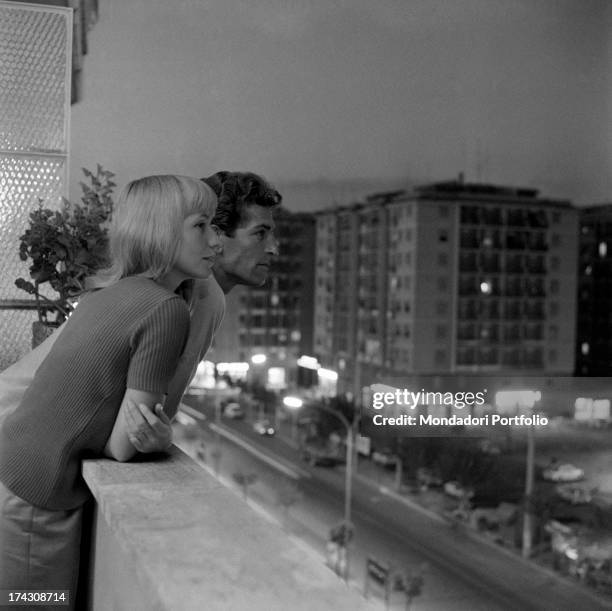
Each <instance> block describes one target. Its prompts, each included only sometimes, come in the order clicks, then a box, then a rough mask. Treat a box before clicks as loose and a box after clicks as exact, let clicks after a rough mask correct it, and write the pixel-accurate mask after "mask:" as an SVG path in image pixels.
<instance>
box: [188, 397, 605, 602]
mask: <svg viewBox="0 0 612 611" xmlns="http://www.w3.org/2000/svg"><path fill="white" fill-rule="evenodd" d="M187 403H190V404H191V406H192V407H194V408H196V409H199V410H202V408H201V405H200V404H199V403H198V401H197V399H192V400H188V401H187ZM202 411H205V410H202ZM207 416H208V419H207V421H206V422H207V423H208V422H211V420H212V419H214V415H213V414H210V413H208V414H207ZM223 426H224V427H227V428H228V429H230V430H231V431H233V432H234V433H236V434H238V435H240V436H241V437H242V438H243V439H246V440H248V442H249V443H251V444H252V445H253V446H255V447H256V448H258V449H259V450H260V451H261V452H262V453H264V454H266V455H269V456H271V457H279V458H280V459H281V461H282V462H283V464H287V465H296V468H297V469H299V470H300V472H301V473H302V474H304V476H302V477H300V478H299V490H300V492H301V494H302V498H301V499H300V501H299V502H298V503H296V504H295V505H293V506H292V507H291V510H290V513H291V520H290V528H289V530H290V531H291V532H293V533H294V534H296V535H297V536H299V537H300V538H302V539H304V540H306V541H307V542H308V543H309V544H310V545H312V546H313V547H315V548H317V549H319V550H323V549H324V544H325V537H326V533H327V531H328V529H329V528H330V527H331V526H333V525H335V524H337V523H338V522H340V520H341V519H342V513H343V506H344V472H343V469H342V468H333V469H326V468H321V467H309V466H307V465H305V464H304V463H303V462H302V461H301V460H300V459H299V455H298V452H297V451H296V449H295V448H294V447H292V446H291V445H290V444H289V443H287V442H286V441H285V440H283V439H282V438H280V437H266V438H262V437H260V436H259V435H257V434H256V433H254V432H253V430H252V427H251V425H250V423H248V422H246V421H227V420H225V419H224V421H223ZM221 463H222V465H224V467H225V470H226V473H227V477H228V478H230V479H231V474H232V473H236V472H242V473H245V472H246V471H249V472H256V473H257V478H258V481H257V482H256V484H254V485H253V486H252V490H250V491H249V495H250V496H251V498H255V499H256V500H257V501H258V502H259V503H261V504H263V505H264V506H267V507H268V508H272V510H274V506H276V510H277V511H278V485H279V482H281V481H282V480H285V481H286V478H284V477H282V476H279V473H278V472H277V471H275V470H274V469H273V468H272V467H269V466H267V465H265V464H264V463H261V462H260V461H254V460H253V456H252V454H249V453H248V452H244V451H243V450H241V449H239V448H236V447H235V446H234V447H232V446H231V445H226V446H225V447H224V450H223V458H222V461H221ZM283 485H284V484H283ZM352 514H353V515H352V517H353V522H354V524H355V527H356V529H355V530H356V536H355V541H354V542H353V544H352V546H351V575H352V577H353V579H354V580H357V581H358V582H359V583H360V585H361V586H362V585H363V575H364V567H365V559H366V557H367V556H373V557H376V558H377V559H378V560H381V561H383V562H386V563H392V564H393V565H394V566H396V567H398V568H402V569H405V568H415V567H417V566H419V565H420V564H421V563H422V562H424V561H426V562H427V563H428V564H429V566H430V569H429V571H428V573H427V577H426V585H425V589H424V593H423V596H422V597H419V598H418V599H417V600H415V602H414V603H413V608H414V609H431V610H434V609H437V610H444V609H453V610H463V609H465V610H467V609H470V610H478V609H482V610H483V611H484V610H486V611H496V610H498V609H512V610H515V609H521V610H525V611H528V610H532V609H533V610H548V609H550V610H551V611H552V610H555V611H563V610H565V609H567V610H568V611H569V610H574V609H593V610H595V609H605V608H608V609H612V604H611V605H610V606H604V605H603V604H598V603H597V602H596V600H595V599H594V598H593V597H591V596H589V595H588V593H585V592H584V591H583V590H582V589H581V588H578V587H575V586H574V585H573V584H567V583H566V582H563V581H562V580H560V579H558V578H556V577H554V576H552V575H549V574H547V573H544V572H541V571H538V570H535V569H534V568H533V567H532V566H531V565H530V564H527V563H524V562H523V561H522V560H521V559H517V558H514V557H512V556H510V555H509V554H508V553H507V552H505V551H503V550H499V549H497V548H495V547H493V546H488V545H486V544H483V543H480V542H478V541H475V540H473V539H472V538H471V537H469V536H467V535H466V534H464V533H463V532H462V531H458V530H453V529H451V528H450V527H449V525H448V524H447V523H446V522H444V521H443V520H437V519H435V518H432V517H431V516H429V515H426V514H424V513H423V512H419V511H416V510H415V509H414V508H412V507H410V506H408V505H406V504H405V503H403V502H401V501H399V500H397V499H396V498H395V497H394V496H391V495H387V494H383V493H381V491H380V488H379V486H378V485H377V484H376V483H375V482H372V481H371V480H368V479H365V478H362V477H360V476H357V477H356V479H355V485H354V487H353V512H352ZM279 515H280V516H281V517H280V519H281V520H282V519H283V517H282V515H281V514H279ZM285 523H286V520H285ZM397 600H401V598H400V599H397ZM398 604H399V603H398Z"/></svg>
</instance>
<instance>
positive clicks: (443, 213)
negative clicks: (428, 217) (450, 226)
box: [438, 206, 448, 218]
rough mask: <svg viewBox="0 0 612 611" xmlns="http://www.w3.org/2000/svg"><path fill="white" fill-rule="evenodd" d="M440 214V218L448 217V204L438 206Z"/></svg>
mask: <svg viewBox="0 0 612 611" xmlns="http://www.w3.org/2000/svg"><path fill="white" fill-rule="evenodd" d="M438 214H439V216H440V218H447V217H448V206H438Z"/></svg>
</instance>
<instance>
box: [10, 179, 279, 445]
mask: <svg viewBox="0 0 612 611" xmlns="http://www.w3.org/2000/svg"><path fill="white" fill-rule="evenodd" d="M202 180H203V181H204V182H205V183H206V184H208V185H209V186H210V187H211V188H212V189H213V190H214V191H215V193H216V195H217V199H218V204H217V211H216V213H215V218H214V221H213V222H214V224H215V226H216V227H217V230H218V233H219V238H220V241H221V244H222V247H223V250H222V252H221V254H219V255H218V257H217V259H216V261H215V264H214V267H213V274H214V278H210V279H207V280H201V281H196V282H195V283H194V284H193V285H192V286H189V287H187V290H186V293H188V295H187V297H188V301H189V303H190V312H191V324H190V332H189V337H188V340H187V343H186V345H185V349H184V351H183V354H182V356H181V360H180V362H179V365H178V367H177V370H176V373H175V375H174V377H173V379H172V381H171V383H170V387H169V389H168V394H167V397H166V402H165V405H164V412H165V416H164V415H162V416H161V418H158V416H156V414H155V413H154V412H153V411H151V410H149V409H147V408H146V407H145V406H137V405H134V404H132V405H131V406H130V408H129V411H128V412H127V414H126V417H127V418H129V422H130V423H131V431H132V434H131V435H130V441H131V442H132V444H133V445H134V447H135V448H136V449H137V450H138V451H140V452H151V451H155V450H158V449H160V445H164V443H165V444H166V445H167V443H168V442H169V440H170V431H169V419H171V418H172V417H173V416H174V415H175V414H176V411H177V409H178V406H179V403H180V399H181V397H182V395H183V393H184V392H185V389H186V388H187V385H188V384H189V382H190V381H191V379H192V378H193V375H194V373H195V369H196V367H197V365H198V363H199V362H200V361H201V360H202V358H203V357H204V355H205V354H206V352H207V351H208V349H209V348H210V345H211V343H212V339H213V336H214V334H215V332H216V331H217V329H218V328H219V325H220V324H221V320H222V319H223V314H224V311H225V294H227V293H228V292H229V291H230V290H231V289H232V288H233V287H234V286H236V285H237V284H244V285H247V286H261V285H262V284H263V283H264V282H265V281H266V278H267V276H268V271H269V269H270V264H271V262H272V260H273V258H274V257H275V256H276V255H277V254H278V242H277V240H276V237H275V235H274V219H273V213H274V210H275V209H276V208H277V207H278V206H279V205H280V203H281V200H282V197H281V195H280V193H279V192H278V191H276V190H275V189H274V188H273V187H272V186H271V185H270V184H269V183H268V182H267V181H266V180H265V179H264V178H262V177H261V176H258V175H257V174H252V173H250V172H217V173H216V174H213V175H212V176H209V177H207V178H203V179H202ZM60 332H61V329H58V330H57V331H56V332H55V333H54V334H53V335H51V337H49V338H48V339H47V340H46V341H45V342H43V343H42V344H41V345H40V346H38V348H36V349H35V350H33V351H32V352H30V353H28V354H27V355H26V356H24V357H23V358H22V359H21V360H20V361H18V362H17V363H15V364H14V365H12V366H11V367H9V368H8V369H5V370H4V371H3V372H2V373H0V420H1V419H2V418H3V415H4V414H5V413H8V411H10V410H12V409H14V408H15V407H16V406H17V405H18V404H19V402H20V401H21V396H22V395H23V392H24V391H25V389H26V388H27V387H28V385H29V384H30V382H31V380H32V378H33V377H34V373H35V371H36V369H37V368H38V366H39V365H40V363H41V362H42V361H43V360H44V358H45V357H46V356H47V354H48V353H49V350H50V349H51V346H52V345H53V343H54V341H55V340H56V339H57V336H58V335H59V333H60ZM164 439H166V442H164Z"/></svg>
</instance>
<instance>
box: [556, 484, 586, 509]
mask: <svg viewBox="0 0 612 611" xmlns="http://www.w3.org/2000/svg"><path fill="white" fill-rule="evenodd" d="M555 490H556V492H557V494H558V495H559V496H560V497H561V498H562V499H563V500H564V501H568V502H569V503H571V504H572V505H583V504H586V503H590V502H591V500H592V499H593V495H592V493H591V491H590V490H587V489H586V488H584V487H582V486H572V485H571V484H559V485H558V486H557V487H556V488H555Z"/></svg>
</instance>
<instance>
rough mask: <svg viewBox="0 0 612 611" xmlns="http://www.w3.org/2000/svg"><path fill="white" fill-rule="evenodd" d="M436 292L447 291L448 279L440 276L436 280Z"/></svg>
mask: <svg viewBox="0 0 612 611" xmlns="http://www.w3.org/2000/svg"><path fill="white" fill-rule="evenodd" d="M438 290H439V291H447V290H448V278H446V276H440V277H439V278H438Z"/></svg>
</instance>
